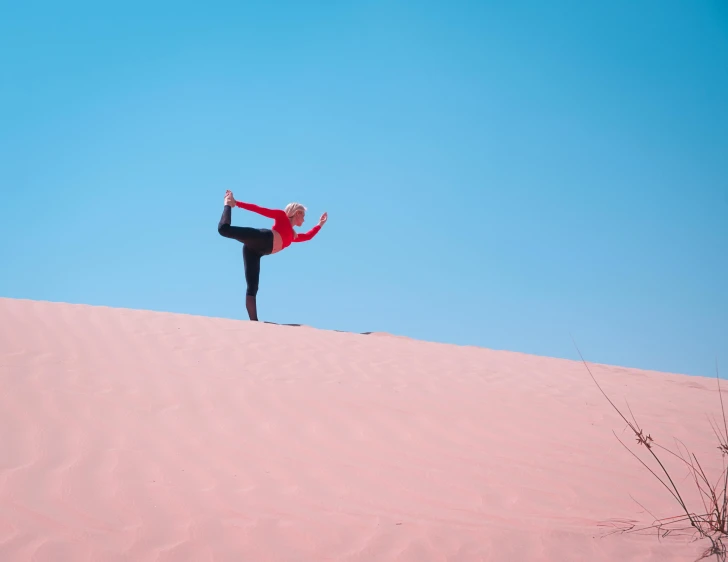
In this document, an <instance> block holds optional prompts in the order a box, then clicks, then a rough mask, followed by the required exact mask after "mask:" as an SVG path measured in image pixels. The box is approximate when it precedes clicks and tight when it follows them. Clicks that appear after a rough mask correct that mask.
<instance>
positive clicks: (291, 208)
mask: <svg viewBox="0 0 728 562" xmlns="http://www.w3.org/2000/svg"><path fill="white" fill-rule="evenodd" d="M285 210H286V215H288V216H289V217H292V216H293V215H295V214H296V213H297V212H298V211H303V212H304V213H305V212H306V207H304V206H303V205H301V204H300V203H289V204H288V205H286V209H285Z"/></svg>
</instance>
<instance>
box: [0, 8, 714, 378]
mask: <svg viewBox="0 0 728 562" xmlns="http://www.w3.org/2000/svg"><path fill="white" fill-rule="evenodd" d="M101 5H103V7H101ZM2 14H3V16H2V18H0V69H1V72H2V74H1V78H0V182H1V183H2V201H1V202H0V260H1V261H0V263H1V264H2V275H0V296H4V297H18V298H29V299H38V300H51V301H64V302H73V303H88V304H98V305H109V306H114V307H130V308H144V309H152V310H160V311H173V312H183V313H190V314H201V315H212V316H224V317H229V318H240V319H243V318H246V314H245V306H244V291H245V283H244V277H243V264H242V258H241V246H240V245H239V244H238V243H237V242H234V241H231V240H227V239H224V238H222V237H220V236H219V235H218V233H217V230H216V226H217V222H218V220H219V217H220V213H221V210H222V200H223V194H224V191H225V189H232V190H233V191H234V193H235V195H236V197H237V198H238V199H241V200H244V201H250V202H254V203H258V204H260V205H264V206H269V207H282V206H284V205H285V204H286V203H288V202H290V201H300V202H302V203H304V204H305V205H307V206H308V208H309V213H308V217H307V219H308V220H307V223H306V224H305V225H304V229H306V228H308V227H310V226H312V225H313V224H314V223H315V222H316V220H317V218H318V216H319V215H320V214H321V213H322V212H323V211H328V213H329V222H328V224H327V225H326V226H325V227H324V230H323V231H322V232H321V234H320V235H319V236H318V237H317V238H316V239H315V240H314V241H312V242H308V243H305V244H297V245H295V246H293V247H291V248H289V249H287V250H285V251H284V252H283V253H281V254H277V255H275V256H271V257H268V258H264V259H263V264H262V274H261V290H260V293H259V297H258V301H259V303H258V307H259V311H260V316H261V318H262V319H266V320H272V321H277V322H298V323H304V324H307V325H312V326H316V327H320V328H326V329H340V330H349V331H359V332H361V331H387V332H392V333H396V334H404V335H408V336H412V337H415V338H422V339H427V340H434V341H441V342H448V343H458V344H474V345H478V346H484V347H489V348H496V349H508V350H515V351H523V352H526V353H535V354H542V355H549V356H555V357H566V358H576V357H577V355H576V352H575V349H574V347H573V344H572V341H571V339H570V334H572V335H573V337H574V338H575V339H576V340H577V342H578V343H579V344H580V346H581V348H582V351H583V352H584V353H585V355H586V357H587V358H588V359H589V360H591V361H595V362H604V363H611V364H617V365H625V366H631V367H641V368H649V369H657V370H666V371H674V372H683V373H688V374H699V375H708V376H711V375H713V374H714V364H715V360H716V357H717V358H718V359H719V360H721V361H722V364H723V373H724V374H726V373H728V351H727V348H728V5H727V4H726V3H725V2H723V1H722V0H712V1H701V2H690V1H687V0H686V1H682V2H673V1H654V2H628V1H621V0H619V1H610V2H582V1H570V2H558V1H556V2H543V1H532V2H529V1H520V2H519V1H512V2H485V1H480V2H456V1H447V2H445V1H442V2H428V1H418V2H397V1H374V2H359V3H354V2H349V3H347V2H311V3H308V2H304V1H295V2H276V3H272V2H259V3H254V2H228V3H215V2H204V3H203V2H197V3H194V4H192V3H185V2H155V3H147V2H136V1H134V2H124V3H121V2H118V3H115V6H114V7H110V5H109V3H98V2H84V3H80V2H72V1H69V2H61V3H58V2H27V3H21V2H14V3H10V2H5V3H3V6H2ZM233 224H236V225H251V226H259V227H263V226H268V225H270V221H268V220H267V219H264V218H262V217H259V216H256V215H253V214H251V213H248V212H246V211H243V210H236V211H235V212H234V213H233Z"/></svg>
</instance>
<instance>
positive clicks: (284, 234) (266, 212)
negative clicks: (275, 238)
mask: <svg viewBox="0 0 728 562" xmlns="http://www.w3.org/2000/svg"><path fill="white" fill-rule="evenodd" d="M235 205H236V206H238V207H240V208H241V209H245V210H246V211H253V212H254V213H258V214H259V215H263V216H264V217H268V218H269V219H273V220H274V221H275V222H274V223H273V230H275V231H276V232H277V233H278V234H280V235H281V240H282V241H283V247H282V248H281V249H283V248H286V247H288V246H290V245H291V242H306V241H307V240H311V238H313V237H314V236H316V234H317V233H318V231H319V230H321V226H320V225H318V224H317V225H316V226H314V227H313V228H312V229H311V230H309V231H308V232H302V233H296V232H295V231H294V230H293V226H291V221H290V220H289V219H288V215H286V212H285V211H283V210H282V209H266V208H265V207H260V206H258V205H254V204H253V203H243V202H242V201H236V202H235Z"/></svg>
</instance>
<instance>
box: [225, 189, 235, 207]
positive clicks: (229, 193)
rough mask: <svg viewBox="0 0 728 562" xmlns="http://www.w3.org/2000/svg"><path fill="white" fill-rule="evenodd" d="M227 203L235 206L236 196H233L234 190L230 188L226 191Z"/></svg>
mask: <svg viewBox="0 0 728 562" xmlns="http://www.w3.org/2000/svg"><path fill="white" fill-rule="evenodd" d="M225 205H230V206H231V207H234V206H235V197H233V192H232V191H230V190H229V189H228V190H227V191H226V192H225Z"/></svg>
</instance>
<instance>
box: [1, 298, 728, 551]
mask: <svg viewBox="0 0 728 562" xmlns="http://www.w3.org/2000/svg"><path fill="white" fill-rule="evenodd" d="M592 369H593V372H594V374H595V376H596V377H597V378H598V380H599V381H600V382H601V383H602V385H603V387H604V389H605V390H606V391H607V392H608V393H610V395H611V396H612V398H613V399H614V400H615V402H616V403H617V404H618V405H620V406H624V404H625V399H627V400H629V405H630V406H631V408H632V410H633V412H634V413H635V416H636V417H637V421H638V422H640V424H641V425H642V426H644V427H645V429H646V430H647V431H648V432H649V433H650V434H651V435H652V437H654V438H655V439H656V440H658V441H660V442H662V443H664V444H666V445H669V446H671V445H672V444H673V441H672V439H673V437H675V438H679V439H681V440H683V441H684V442H685V443H687V444H689V446H690V448H691V449H692V450H693V451H694V452H696V454H697V455H698V457H699V458H700V459H701V461H704V467H705V468H706V470H707V471H709V472H710V474H712V475H715V476H716V477H717V475H718V474H719V470H720V469H721V459H720V454H719V452H718V451H717V449H716V444H717V443H716V442H715V437H714V436H713V433H712V430H711V428H710V424H709V422H708V420H707V418H706V414H711V415H713V414H719V412H720V404H719V401H718V398H719V395H718V392H717V390H716V388H717V387H716V381H715V379H712V380H711V379H705V378H699V377H688V376H682V375H676V374H665V373H655V372H646V371H640V370H635V369H625V368H619V367H610V366H604V365H594V366H592ZM725 388H726V390H728V384H726V387H725ZM0 389H1V393H0V560H2V561H4V562H8V561H21V560H23V561H24V560H29V561H30V560H33V561H34V562H45V561H48V562H50V561H53V562H61V561H74V562H76V561H86V560H88V561H94V562H96V561H121V560H124V561H126V560H128V561H134V562H144V561H156V560H159V561H171V560H175V561H195V562H196V561H207V560H215V561H218V560H225V561H228V560H229V561H240V560H245V561H325V560H326V561H328V560H332V561H334V560H336V561H338V560H342V561H377V560H387V561H389V560H398V561H412V562H424V561H430V560H433V561H435V560H437V561H471V560H473V561H475V560H478V561H481V560H488V561H490V560H494V561H495V560H497V561H532V560H533V561H547V562H551V561H553V562H556V561H558V562H563V561H568V560H574V561H576V560H578V561H587V560H588V561H602V560H604V561H607V560H609V561H615V560H616V561H619V562H627V561H638V560H639V561H647V560H650V561H660V562H670V561H678V560H679V561H692V560H694V559H695V558H696V557H697V556H698V555H699V554H700V553H701V552H702V551H703V550H704V549H705V548H706V547H707V546H708V545H707V544H706V543H705V542H703V541H697V542H690V537H689V536H678V535H676V536H671V537H667V538H666V539H661V540H660V539H658V538H657V537H656V535H655V534H654V533H651V534H613V535H608V533H610V532H611V531H613V530H614V527H612V525H614V524H615V521H616V520H634V521H635V522H636V523H640V524H646V525H649V524H650V523H651V522H652V520H653V516H652V515H650V513H647V512H646V511H645V509H643V508H642V507H640V505H638V503H637V502H639V503H640V504H642V506H644V507H645V508H646V509H648V510H649V511H650V512H652V514H653V515H654V516H656V517H667V516H671V515H676V514H679V509H678V508H677V505H676V504H675V502H674V501H673V500H672V499H671V498H670V496H669V495H668V494H667V492H666V491H665V489H664V488H662V486H661V485H660V484H659V482H657V481H656V480H655V479H654V478H653V477H652V476H651V475H650V474H649V473H648V472H647V471H646V470H645V469H644V468H642V467H641V466H640V465H639V463H638V462H637V461H636V460H635V459H634V458H633V457H632V456H631V455H630V454H629V453H628V452H627V450H625V449H624V448H623V447H622V445H620V443H619V442H618V441H617V438H616V437H615V435H614V434H613V431H614V432H616V434H617V435H619V436H621V437H622V438H623V440H624V441H625V443H627V444H628V445H629V447H630V448H632V449H633V450H635V451H637V452H639V449H638V448H637V445H636V444H635V443H634V438H633V436H632V435H631V434H630V433H629V432H624V423H623V422H621V420H620V419H619V417H618V416H617V414H616V413H615V412H614V411H613V410H611V409H610V406H609V404H608V403H607V402H606V400H605V399H604V398H603V397H602V396H601V394H599V391H598V389H597V388H596V386H595V385H594V383H593V381H592V380H591V379H590V378H589V375H588V373H587V371H586V369H585V367H584V365H583V364H581V363H579V362H577V361H567V360H560V359H551V358H545V357H536V356H529V355H525V354H519V353H511V352H504V351H493V350H488V349H482V348H475V347H464V346H455V345H443V344H437V343H428V342H421V341H416V340H412V339H408V338H400V337H394V336H387V335H386V334H381V333H378V334H371V335H362V334H351V333H344V332H336V331H325V330H317V329H313V328H310V327H306V326H298V327H292V326H280V325H273V324H266V323H251V322H243V321H234V320H227V319H219V318H206V317H195V316H187V315H179V314H168V313H156V312H148V311H136V310H125V309H112V308H106V307H91V306H83V305H69V304H60V303H48V302H35V301H27V300H15V299H0ZM670 466H673V467H674V469H675V470H676V474H677V475H678V479H677V482H678V484H679V485H681V486H684V488H685V490H687V491H688V492H690V491H691V490H692V489H693V488H694V485H693V484H691V482H690V480H689V479H685V476H686V474H687V472H686V471H685V470H684V469H683V468H681V467H680V466H679V465H678V466H676V465H675V464H672V465H670ZM686 496H687V497H688V498H691V500H694V499H695V496H694V494H691V493H687V494H686ZM693 505H694V508H695V509H696V510H699V509H702V505H701V504H700V503H699V502H698V503H694V504H693Z"/></svg>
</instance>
